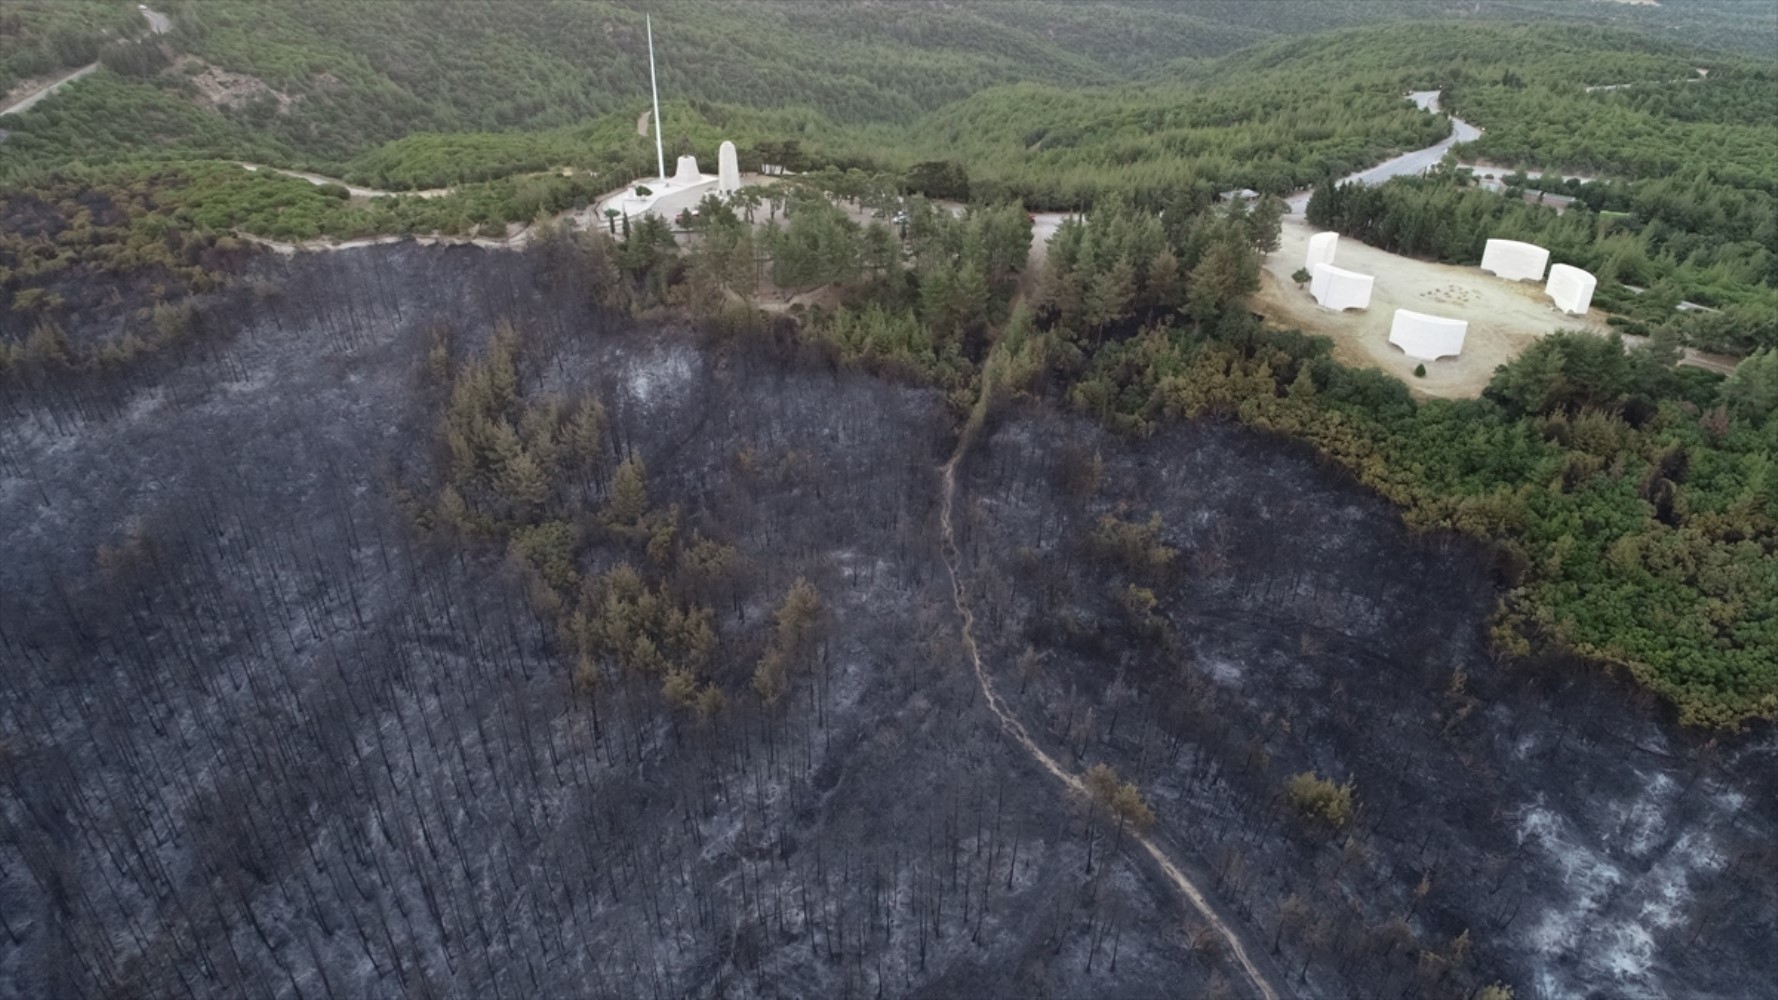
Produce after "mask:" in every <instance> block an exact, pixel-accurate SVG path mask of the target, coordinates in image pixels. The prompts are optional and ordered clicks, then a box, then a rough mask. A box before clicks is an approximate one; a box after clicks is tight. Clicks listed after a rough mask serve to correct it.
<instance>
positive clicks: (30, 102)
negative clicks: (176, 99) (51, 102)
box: [0, 7, 173, 115]
mask: <svg viewBox="0 0 1778 1000" xmlns="http://www.w3.org/2000/svg"><path fill="white" fill-rule="evenodd" d="M141 11H142V16H143V17H145V18H147V19H148V33H149V34H151V35H164V34H166V33H167V32H169V31H171V30H173V21H172V19H171V18H169V17H167V15H165V14H162V13H160V12H159V11H153V10H149V9H148V8H147V7H143V8H141ZM98 68H99V64H98V63H96V62H93V63H87V64H86V65H85V66H82V67H80V68H79V69H77V70H75V71H73V72H72V73H64V74H63V75H61V76H59V77H56V78H55V79H53V80H50V81H49V82H47V83H45V84H43V85H42V86H39V87H37V88H36V89H35V90H31V91H28V92H27V93H25V94H23V95H21V96H20V97H19V98H17V99H16V100H14V101H13V102H12V103H10V104H8V105H6V106H5V107H4V108H0V115H16V114H22V113H24V112H26V111H29V110H31V109H32V108H34V107H36V106H37V102H39V101H41V100H43V99H44V98H46V97H48V96H49V95H51V94H53V93H55V92H56V91H58V90H61V89H62V88H63V87H66V86H67V85H68V84H70V83H73V82H74V81H76V80H78V79H80V78H81V77H83V76H86V75H87V74H89V73H92V72H93V71H94V70H96V69H98Z"/></svg>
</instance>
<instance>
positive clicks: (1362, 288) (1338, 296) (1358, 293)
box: [1309, 264, 1377, 312]
mask: <svg viewBox="0 0 1778 1000" xmlns="http://www.w3.org/2000/svg"><path fill="white" fill-rule="evenodd" d="M1311 270H1312V271H1314V273H1315V280H1314V281H1312V282H1310V284H1309V294H1310V295H1313V296H1315V301H1316V302H1319V303H1321V305H1322V306H1323V307H1325V308H1328V309H1332V310H1335V311H1336V312H1337V311H1339V310H1341V309H1369V308H1370V307H1371V285H1373V284H1375V283H1376V280H1377V279H1375V278H1373V277H1371V276H1370V275H1368V274H1359V273H1358V272H1357V271H1347V270H1345V269H1343V268H1338V267H1335V266H1333V265H1332V264H1316V265H1315V266H1314V267H1313V268H1311Z"/></svg>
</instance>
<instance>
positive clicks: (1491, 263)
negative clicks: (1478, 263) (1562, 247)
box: [1482, 240, 1550, 281]
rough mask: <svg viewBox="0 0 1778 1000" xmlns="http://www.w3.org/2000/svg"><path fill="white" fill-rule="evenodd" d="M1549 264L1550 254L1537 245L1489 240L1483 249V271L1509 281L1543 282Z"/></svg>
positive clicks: (1515, 241) (1514, 241) (1516, 241)
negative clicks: (1545, 269) (1544, 271)
mask: <svg viewBox="0 0 1778 1000" xmlns="http://www.w3.org/2000/svg"><path fill="white" fill-rule="evenodd" d="M1549 263H1550V252H1549V251H1548V250H1545V249H1544V248H1543V247H1540V246H1538V245H1536V244H1535V243H1520V242H1519V241H1518V240H1489V241H1488V243H1487V246H1485V247H1484V248H1483V249H1482V270H1484V271H1491V272H1493V273H1495V274H1498V275H1500V276H1501V277H1502V278H1505V279H1506V280H1508V281H1542V280H1543V269H1544V268H1545V267H1547V266H1549Z"/></svg>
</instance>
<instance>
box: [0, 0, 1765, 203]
mask: <svg viewBox="0 0 1778 1000" xmlns="http://www.w3.org/2000/svg"><path fill="white" fill-rule="evenodd" d="M1764 6H1766V5H1762V4H1745V3H1737V4H1726V5H1725V0H1673V3H1672V4H1670V5H1669V6H1667V7H1663V8H1659V10H1660V12H1661V13H1659V14H1655V13H1652V12H1651V11H1649V10H1646V9H1643V8H1626V7H1624V6H1623V5H1619V4H1611V3H1588V4H1573V3H1566V2H1563V3H1555V2H1551V0H1514V2H1504V0H1482V2H1481V3H1476V2H1475V0H1362V2H1361V0H1313V2H1310V0H1268V2H1265V3H1247V2H1237V0H1197V2H1191V3H1161V2H1154V0H1095V2H1066V3H1062V2H1053V3H1052V2H1043V0H1032V2H1024V0H1018V2H1015V0H983V2H976V3H968V4H955V3H925V2H915V0H907V2H901V0H897V2H863V3H848V4H844V5H837V4H820V3H807V2H801V0H740V2H734V0H723V2H717V0H673V2H670V3H668V2H659V0H653V2H651V0H536V2H525V3H507V2H496V0H452V2H433V0H413V2H401V3H394V2H377V3H362V2H357V0H275V2H274V0H203V2H201V3H200V2H195V0H165V2H163V3H162V4H160V8H159V9H164V10H165V11H166V12H167V13H168V14H169V15H171V17H172V21H173V34H172V35H171V36H170V37H169V38H167V39H165V41H167V42H168V43H169V47H168V48H166V49H164V50H163V49H160V48H159V47H151V46H141V47H138V48H137V50H135V51H131V50H130V49H129V47H128V46H126V45H121V44H119V43H118V42H117V39H119V38H120V37H122V36H127V35H128V34H129V33H130V32H132V31H134V30H138V29H139V28H140V19H139V17H138V15H137V14H136V12H135V10H134V4H133V3H130V2H128V0H76V2H71V3H63V2H61V0H55V2H50V0H17V2H15V3H12V4H8V5H7V7H6V10H5V12H4V13H0V41H3V42H4V43H5V44H4V45H0V49H4V50H5V56H4V58H0V91H4V90H7V89H10V88H11V87H13V85H14V84H16V83H18V82H19V81H20V80H21V79H22V78H25V77H31V76H38V75H43V74H48V73H51V72H55V71H59V70H62V69H66V68H71V67H73V66H76V65H79V64H83V63H86V62H88V61H90V60H93V59H96V58H99V57H100V56H101V55H106V56H107V58H106V59H105V62H106V65H107V67H108V68H109V69H110V70H111V71H112V72H110V73H106V74H101V76H102V77H108V78H109V79H101V80H96V81H90V82H88V83H86V84H84V86H86V87H87V88H88V89H89V90H92V89H95V88H96V89H97V91H98V94H97V97H96V99H89V100H88V101H87V102H86V103H85V104H77V105H76V106H75V107H73V108H65V109H63V110H64V112H73V113H74V114H76V115H77V116H78V117H79V118H80V119H81V121H80V122H79V124H80V125H81V128H80V129H79V130H75V131H76V132H77V133H79V134H76V135H74V136H72V137H70V136H68V135H64V134H62V132H59V131H56V130H55V129H54V128H53V126H54V124H55V123H54V121H53V120H54V119H55V118H56V117H57V115H56V114H55V111H54V109H53V102H52V106H51V107H46V108H45V109H44V111H43V114H42V116H41V118H42V119H48V120H49V121H44V120H39V121H36V122H30V123H25V124H24V128H25V136H24V138H26V139H27V141H26V142H24V144H23V145H22V146H19V147H13V148H11V149H7V150H0V154H5V156H4V159H5V160H11V161H14V162H15V163H16V162H20V161H36V160H41V159H42V158H43V157H45V156H48V155H50V154H51V153H52V152H53V151H55V150H63V151H66V153H67V154H68V155H91V154H95V153H100V152H115V151H118V150H119V149H120V148H121V149H155V148H162V149H168V150H182V151H191V150H199V151H204V152H219V151H222V150H232V151H235V152H238V153H239V154H240V155H243V156H245V155H253V156H265V157H269V158H274V159H278V160H280V161H282V162H287V163H296V162H299V161H300V163H301V164H302V165H305V166H309V167H315V168H338V167H340V166H341V165H342V164H344V163H345V162H346V161H348V160H350V159H351V158H352V157H353V156H355V155H359V154H362V153H364V152H366V151H368V150H370V149H373V148H375V147H377V146H379V145H381V144H383V143H386V142H389V141H391V140H394V139H398V138H400V137H402V136H405V135H410V134H415V133H441V132H484V131H499V132H506V131H515V130H516V131H527V132H531V131H538V130H545V129H550V128H557V127H565V126H570V125H575V124H579V123H584V122H585V121H587V120H588V119H591V118H596V117H600V116H603V115H608V114H617V113H628V114H631V115H634V114H636V113H639V112H640V111H641V110H642V108H643V107H644V106H645V102H644V101H643V100H642V98H643V95H644V94H645V93H646V83H647V65H646V56H645V52H644V46H643V44H642V29H643V18H644V15H645V14H649V15H652V16H653V17H654V20H655V27H656V29H657V35H658V36H659V38H660V41H661V46H660V59H661V65H660V72H661V83H662V87H663V89H664V92H665V93H667V94H669V95H671V96H673V97H675V98H679V99H683V100H689V101H694V102H718V103H723V104H730V105H738V106H741V107H746V108H752V109H758V110H768V111H773V112H784V111H791V112H794V113H798V114H803V115H813V116H818V117H820V118H822V119H825V120H828V121H831V122H834V123H837V124H840V125H855V124H860V123H873V122H874V123H900V124H906V123H909V122H912V121H914V120H916V119H918V118H919V117H921V116H922V115H924V114H927V113H930V112H932V111H935V110H937V109H940V108H943V107H945V106H947V105H950V104H952V103H954V102H957V101H960V100H963V99H966V98H968V97H970V96H972V95H975V94H977V93H980V92H982V91H984V90H987V89H990V88H993V87H996V86H1000V85H1006V84H1013V83H1041V84H1048V85H1054V86H1059V87H1064V88H1079V87H1088V86H1103V85H1108V84H1117V83H1122V82H1132V81H1137V82H1141V81H1149V82H1165V81H1166V80H1170V79H1176V78H1177V77H1178V76H1180V75H1181V73H1182V72H1187V71H1191V70H1202V69H1204V64H1205V63H1206V62H1207V61H1209V60H1211V59H1213V58H1215V57H1220V56H1223V55H1226V54H1228V53H1230V52H1233V51H1236V50H1238V49H1242V48H1244V47H1248V46H1252V45H1255V44H1259V43H1263V42H1266V41H1268V40H1271V39H1275V38H1278V37H1280V36H1287V35H1298V34H1303V33H1312V32H1322V31H1327V30H1329V29H1334V28H1340V27H1347V26H1355V25H1366V26H1375V25H1378V24H1380V23H1384V22H1389V21H1397V20H1403V19H1413V20H1416V21H1420V22H1423V23H1429V24H1459V23H1460V24H1465V25H1470V26H1474V25H1475V24H1476V23H1477V22H1492V21H1496V20H1527V19H1532V20H1548V19H1552V18H1553V19H1556V20H1558V21H1585V22H1588V23H1611V24H1618V25H1621V26H1625V27H1630V28H1637V29H1643V33H1644V38H1645V39H1646V38H1647V36H1649V35H1652V36H1654V37H1655V38H1668V37H1671V38H1675V39H1679V40H1683V41H1686V42H1690V43H1706V44H1709V43H1712V42H1722V43H1730V44H1733V43H1736V42H1738V41H1740V42H1744V41H1745V40H1746V39H1748V38H1758V37H1760V36H1761V34H1762V27H1763V26H1764V22H1763V21H1762V20H1761V18H1762V17H1764V19H1765V20H1766V21H1770V20H1772V18H1771V17H1769V16H1765V15H1763V14H1762V13H1761V12H1760V11H1759V10H1757V9H1753V10H1750V9H1749V8H1762V7H1764ZM76 10H78V12H79V16H71V15H70V12H73V11H76ZM1679 10H1683V11H1686V12H1689V13H1690V14H1691V15H1692V16H1691V17H1689V18H1687V19H1684V20H1682V21H1674V22H1672V23H1669V22H1670V21H1672V18H1673V16H1674V12H1675V11H1679ZM1766 13H1767V14H1769V13H1770V12H1766ZM1677 28H1683V29H1684V30H1670V29H1677ZM1766 37H1770V35H1769V32H1767V33H1766ZM107 46H109V49H107ZM1620 47H1621V46H1620ZM107 53H109V54H107ZM165 53H171V54H173V55H176V56H178V57H179V58H178V60H177V62H176V63H175V64H174V65H171V66H169V65H167V59H166V55H165ZM1430 54H1431V53H1430V52H1428V51H1424V50H1420V49H1418V48H1417V47H1414V46H1410V47H1409V48H1408V50H1407V51H1406V52H1405V53H1404V57H1405V58H1410V59H1412V58H1419V57H1424V56H1428V55H1430ZM1422 62H1424V59H1422ZM1243 65H1245V64H1242V63H1235V64H1230V67H1229V69H1228V72H1238V71H1239V70H1240V68H1241V67H1242V66H1243ZM1217 72H1218V75H1219V76H1220V75H1222V74H1223V70H1221V69H1219V70H1218V71H1217ZM60 100H62V101H63V102H64V103H68V102H71V101H72V102H77V101H78V98H73V97H66V96H65V97H63V98H60ZM206 104H208V105H210V106H211V107H210V108H205V107H204V105H206ZM194 110H205V111H210V110H219V111H222V112H223V114H222V115H220V116H217V115H208V116H195V115H193V113H192V112H193V111H194ZM9 125H10V123H9ZM45 126H49V127H51V131H52V132H54V133H55V134H53V135H52V136H48V137H46V140H45V141H44V142H43V143H35V144H34V143H31V142H29V141H28V139H29V137H30V136H31V135H32V134H33V133H35V132H37V131H38V130H39V129H40V128H43V127H45ZM82 135H86V136H91V135H97V136H100V137H101V138H100V140H99V141H96V142H82V141H68V140H69V139H70V138H73V139H75V140H79V139H80V138H81V137H82ZM4 166H5V164H4V163H3V162H0V170H3V169H4Z"/></svg>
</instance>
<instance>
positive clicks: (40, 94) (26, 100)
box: [0, 63, 99, 115]
mask: <svg viewBox="0 0 1778 1000" xmlns="http://www.w3.org/2000/svg"><path fill="white" fill-rule="evenodd" d="M98 68H99V64H98V63H88V64H87V65H85V66H82V67H80V68H79V69H77V70H75V71H74V72H72V73H69V74H67V75H66V76H59V77H57V78H55V79H54V80H51V81H50V82H49V83H46V84H44V85H43V86H41V87H38V88H37V89H36V90H33V91H31V92H30V93H29V94H26V95H25V96H23V97H21V98H19V99H18V100H16V101H14V102H12V104H10V105H8V106H7V107H6V108H5V109H4V110H0V115H16V114H22V113H23V112H26V111H29V110H31V109H32V108H34V107H36V106H37V102H38V101H41V100H43V99H44V98H45V97H48V96H49V95H51V94H53V93H55V92H56V91H58V90H61V89H62V88H63V87H66V86H67V85H68V84H70V83H73V82H74V81H76V80H78V79H80V78H81V77H83V76H86V75H87V74H88V73H91V72H92V71H93V70H96V69H98Z"/></svg>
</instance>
